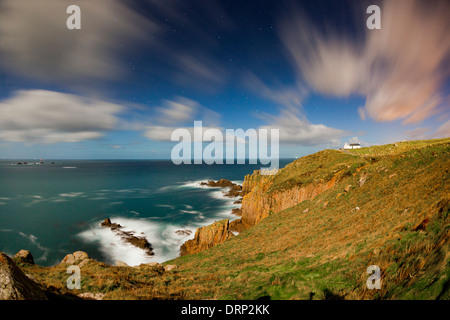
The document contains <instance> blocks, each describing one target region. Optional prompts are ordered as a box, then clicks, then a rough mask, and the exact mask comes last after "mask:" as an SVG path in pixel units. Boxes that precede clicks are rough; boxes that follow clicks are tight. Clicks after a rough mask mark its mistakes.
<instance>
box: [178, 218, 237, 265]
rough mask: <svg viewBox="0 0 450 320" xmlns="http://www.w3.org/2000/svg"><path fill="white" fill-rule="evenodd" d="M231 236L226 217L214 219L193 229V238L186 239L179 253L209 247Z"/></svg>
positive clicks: (183, 253) (190, 252)
mask: <svg viewBox="0 0 450 320" xmlns="http://www.w3.org/2000/svg"><path fill="white" fill-rule="evenodd" d="M233 236H234V235H233V233H232V232H231V231H230V221H229V220H228V219H224V220H220V221H216V222H214V223H213V224H211V225H209V226H205V227H201V228H198V229H197V230H196V231H195V236H194V239H192V240H188V241H186V242H185V243H184V244H183V245H182V246H181V248H180V255H182V256H183V255H186V254H192V253H197V252H200V251H203V250H206V249H209V248H211V247H213V246H215V245H216V244H219V243H221V242H224V241H225V240H227V239H230V238H231V237H233Z"/></svg>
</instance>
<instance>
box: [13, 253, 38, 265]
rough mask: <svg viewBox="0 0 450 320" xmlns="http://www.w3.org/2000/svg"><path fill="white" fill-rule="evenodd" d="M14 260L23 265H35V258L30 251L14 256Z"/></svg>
mask: <svg viewBox="0 0 450 320" xmlns="http://www.w3.org/2000/svg"><path fill="white" fill-rule="evenodd" d="M14 259H16V260H17V261H18V262H22V263H28V264H34V258H33V255H32V254H31V252H30V251H28V250H23V249H22V250H20V251H19V252H17V253H16V255H15V256H14Z"/></svg>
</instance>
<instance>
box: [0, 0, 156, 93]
mask: <svg viewBox="0 0 450 320" xmlns="http://www.w3.org/2000/svg"><path fill="white" fill-rule="evenodd" d="M70 4H73V3H71V2H67V1H61V0H39V1H29V0H3V1H0V39H1V41H0V57H1V58H2V59H1V61H2V62H3V64H4V65H5V67H7V68H9V69H10V70H11V71H13V72H15V73H19V74H20V75H22V76H26V77H31V78H37V79H39V80H46V81H50V82H51V81H53V82H57V83H58V84H61V82H63V83H67V82H69V83H70V84H76V85H80V82H79V81H80V80H84V81H86V80H87V79H95V80H98V79H114V78H116V77H117V76H118V75H120V74H121V73H122V71H123V70H124V69H123V68H122V66H121V65H120V63H119V60H118V54H120V53H121V52H123V50H125V49H128V48H129V47H130V46H131V43H133V41H136V40H144V39H148V38H149V36H150V35H151V34H152V33H153V34H154V33H157V32H158V27H157V26H156V25H155V24H154V23H152V22H151V21H149V20H147V19H146V18H143V17H142V16H141V15H139V14H138V13H136V12H134V11H133V10H131V9H129V8H128V7H127V6H126V5H125V4H124V3H123V2H121V1H119V0H110V1H108V3H107V4H105V3H104V2H103V1H90V0H78V1H76V4H77V5H78V6H80V8H81V30H68V29H67V27H66V20H67V18H68V17H69V14H67V13H66V9H67V7H68V6H69V5H70Z"/></svg>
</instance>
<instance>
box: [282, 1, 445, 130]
mask: <svg viewBox="0 0 450 320" xmlns="http://www.w3.org/2000/svg"><path fill="white" fill-rule="evenodd" d="M380 7H381V19H382V21H381V26H382V27H381V30H369V29H367V28H366V27H365V19H366V18H367V17H366V16H364V17H362V19H361V17H358V19H356V21H357V23H360V24H361V28H364V30H366V32H365V36H364V38H363V40H362V41H357V40H351V39H350V37H349V36H348V35H345V34H337V32H335V31H329V32H328V33H327V34H325V33H323V32H320V31H319V29H318V27H317V26H315V25H313V24H312V23H311V21H310V20H309V19H308V18H307V17H305V16H304V15H301V14H299V13H296V14H294V15H293V16H291V17H290V18H289V19H287V20H285V21H284V23H283V24H282V26H281V33H280V36H281V39H282V41H283V43H284V45H285V47H286V49H287V52H288V54H289V56H290V57H291V58H292V61H293V64H294V66H295V68H296V71H297V73H298V77H299V78H300V79H303V80H304V81H306V83H307V84H308V85H309V86H310V87H311V88H313V89H314V90H316V91H318V92H320V93H324V94H329V95H333V96H349V95H351V94H362V95H365V96H366V104H365V106H364V107H363V108H360V109H359V110H358V112H359V114H360V116H361V118H362V119H365V118H366V117H370V118H372V119H374V120H376V121H394V120H399V119H402V120H404V123H417V122H420V121H422V120H424V119H426V118H428V117H430V116H432V115H435V114H436V113H438V112H439V110H438V107H439V106H440V105H443V104H445V103H448V99H447V101H445V99H444V98H443V96H442V92H441V91H442V90H443V89H442V87H443V84H444V81H445V79H446V78H447V77H448V76H449V75H450V68H449V67H448V64H446V63H448V57H449V55H450V37H449V36H448V30H449V29H450V20H449V19H448V17H449V15H450V4H449V3H448V1H447V2H446V1H426V3H424V2H423V1H419V0H410V1H406V0H398V1H383V2H382V3H381V5H380ZM359 9H360V10H359V11H360V12H361V13H364V14H365V10H362V9H363V8H362V7H360V8H359ZM329 30H333V29H331V28H330V29H329Z"/></svg>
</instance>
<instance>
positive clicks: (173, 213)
mask: <svg viewBox="0 0 450 320" xmlns="http://www.w3.org/2000/svg"><path fill="white" fill-rule="evenodd" d="M19 162H20V163H21V164H18V163H19ZM290 162H292V159H280V168H282V167H283V166H284V165H286V164H288V163H290ZM261 167H264V166H261V165H260V164H256V165H254V164H248V163H247V164H229V165H225V164H224V165H219V164H212V165H207V164H201V165H199V164H196V165H194V164H192V165H186V164H181V165H175V164H173V163H172V162H171V161H170V160H45V161H43V163H40V161H37V162H36V161H24V160H1V161H0V251H2V252H4V253H6V254H7V255H9V256H14V255H15V254H16V253H17V252H18V251H20V250H21V249H26V250H29V251H30V252H31V253H32V255H33V257H34V260H35V263H36V264H39V265H42V266H52V265H56V264H59V263H60V262H61V260H62V259H63V258H64V257H65V256H66V255H67V254H69V253H73V252H75V251H84V252H86V253H87V254H88V255H89V257H91V258H93V259H95V260H98V261H102V262H105V263H107V264H115V263H116V261H122V262H125V263H127V264H128V265H130V266H136V265H139V264H141V263H149V262H159V263H162V262H165V261H168V260H171V259H174V258H176V257H177V256H179V250H180V246H181V245H182V244H183V243H184V242H185V241H187V240H189V239H192V238H193V237H194V234H195V230H196V229H197V228H198V227H201V226H205V225H208V224H210V223H212V222H214V221H218V220H221V219H230V221H232V220H235V219H238V218H239V217H237V216H236V215H234V214H232V213H231V210H232V209H233V208H239V207H240V204H235V203H234V202H235V201H236V200H237V198H227V197H225V196H224V191H226V190H224V189H222V188H211V187H206V186H201V185H200V182H202V181H208V180H219V179H222V178H224V179H228V180H231V181H233V182H235V183H238V184H242V183H243V181H244V177H245V175H247V174H251V173H253V171H254V170H258V169H260V168H261ZM106 218H110V219H111V221H112V222H113V223H119V224H120V225H121V226H122V230H123V231H130V232H132V233H133V234H134V235H136V236H139V237H140V236H142V237H146V238H147V240H148V241H149V242H150V243H151V245H152V247H153V252H154V255H152V256H149V255H148V254H147V253H146V252H145V251H144V250H142V249H140V248H137V247H134V246H133V245H131V244H127V243H125V242H124V241H123V239H121V237H120V235H118V234H117V233H116V232H113V231H112V230H111V229H109V228H104V227H102V226H101V225H100V224H101V222H102V221H104V219H106ZM180 230H181V231H182V232H180ZM177 231H178V232H177Z"/></svg>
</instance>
